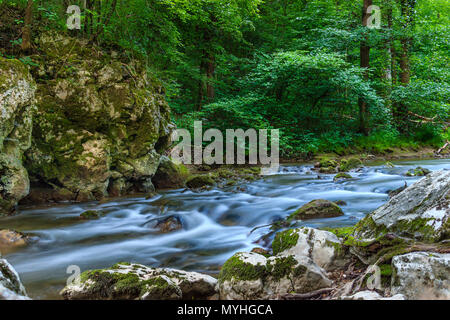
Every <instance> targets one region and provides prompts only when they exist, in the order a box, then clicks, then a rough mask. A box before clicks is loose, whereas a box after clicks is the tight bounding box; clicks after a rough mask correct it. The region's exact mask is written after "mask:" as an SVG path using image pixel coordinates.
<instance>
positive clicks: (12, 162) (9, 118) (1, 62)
mask: <svg viewBox="0 0 450 320" xmlns="http://www.w3.org/2000/svg"><path fill="white" fill-rule="evenodd" d="M35 89H36V85H35V82H34V81H33V79H32V77H31V75H30V73H29V72H28V69H27V68H26V67H25V65H24V64H23V63H22V62H20V61H18V60H7V59H4V58H2V57H0V215H2V214H10V213H12V212H13V211H14V209H15V206H16V205H17V203H18V201H19V200H21V199H22V198H24V197H25V196H26V195H28V192H29V189H30V182H29V178H28V174H27V171H26V170H25V168H24V166H23V164H22V158H23V153H24V152H25V151H26V150H27V149H28V148H29V147H30V145H31V130H32V113H33V104H34V94H35Z"/></svg>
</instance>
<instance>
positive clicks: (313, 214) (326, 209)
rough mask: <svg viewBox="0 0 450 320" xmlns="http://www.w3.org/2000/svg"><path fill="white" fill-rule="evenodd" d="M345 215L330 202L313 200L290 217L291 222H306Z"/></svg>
mask: <svg viewBox="0 0 450 320" xmlns="http://www.w3.org/2000/svg"><path fill="white" fill-rule="evenodd" d="M342 215H344V212H343V211H342V209H341V208H340V207H339V206H338V205H337V204H335V203H333V202H331V201H328V200H322V199H319V200H313V201H311V202H309V203H307V204H305V205H304V206H303V207H301V208H299V209H297V210H296V211H295V212H293V213H292V214H291V215H290V216H289V218H288V219H289V220H306V219H318V218H332V217H339V216H342Z"/></svg>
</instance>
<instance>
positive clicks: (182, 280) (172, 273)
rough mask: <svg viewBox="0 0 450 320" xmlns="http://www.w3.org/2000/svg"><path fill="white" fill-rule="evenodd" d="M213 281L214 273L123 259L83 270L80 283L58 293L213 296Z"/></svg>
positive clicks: (104, 297) (165, 297) (131, 296)
mask: <svg viewBox="0 0 450 320" xmlns="http://www.w3.org/2000/svg"><path fill="white" fill-rule="evenodd" d="M216 284H217V280H216V279H214V278H213V277H211V276H208V275H204V274H200V273H197V272H186V271H181V270H174V269H166V268H150V267H147V266H144V265H140V264H131V263H125V262H123V263H118V264H116V265H114V266H113V267H111V268H109V269H101V270H92V271H86V272H84V273H83V274H82V275H81V281H80V283H73V284H71V285H68V286H66V287H65V288H64V289H63V290H62V291H61V295H62V296H63V297H64V299H67V300H79V299H82V300H111V299H124V300H130V299H133V300H134V299H140V300H178V299H185V300H192V299H206V298H209V297H210V296H213V295H214V294H215V293H216V291H215V287H216Z"/></svg>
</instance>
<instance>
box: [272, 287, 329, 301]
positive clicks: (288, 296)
mask: <svg viewBox="0 0 450 320" xmlns="http://www.w3.org/2000/svg"><path fill="white" fill-rule="evenodd" d="M333 290H334V288H324V289H320V290H316V291H312V292H308V293H288V294H284V295H278V296H277V298H278V299H279V300H307V299H311V298H314V297H316V296H319V295H322V294H326V293H330V292H331V291H333Z"/></svg>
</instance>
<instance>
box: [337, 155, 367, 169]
mask: <svg viewBox="0 0 450 320" xmlns="http://www.w3.org/2000/svg"><path fill="white" fill-rule="evenodd" d="M362 166H363V162H362V161H361V159H359V158H348V159H342V160H341V162H340V165H339V171H342V172H345V171H350V170H352V169H357V168H360V167H362Z"/></svg>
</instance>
